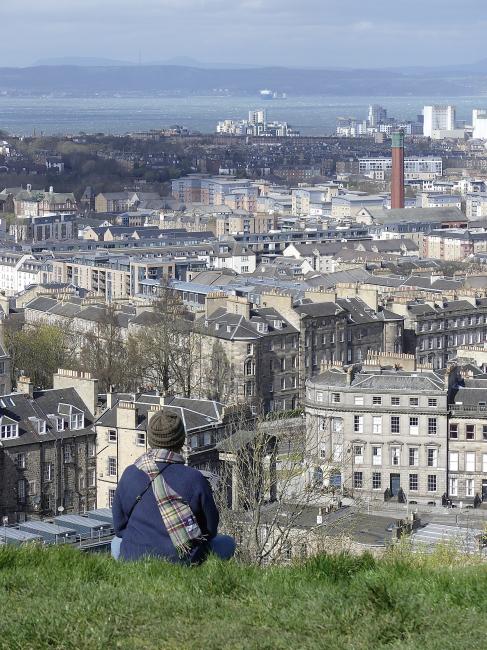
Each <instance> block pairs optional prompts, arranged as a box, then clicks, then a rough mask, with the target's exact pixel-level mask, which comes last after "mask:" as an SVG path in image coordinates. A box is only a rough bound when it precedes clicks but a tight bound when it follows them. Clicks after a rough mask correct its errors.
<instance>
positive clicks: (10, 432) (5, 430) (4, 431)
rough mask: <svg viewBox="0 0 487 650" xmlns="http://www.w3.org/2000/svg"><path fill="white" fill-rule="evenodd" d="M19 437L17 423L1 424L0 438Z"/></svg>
mask: <svg viewBox="0 0 487 650" xmlns="http://www.w3.org/2000/svg"><path fill="white" fill-rule="evenodd" d="M18 437H19V425H18V424H2V426H1V427H0V438H1V439H2V440H8V439H10V438H18Z"/></svg>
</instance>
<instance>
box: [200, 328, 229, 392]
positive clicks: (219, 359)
mask: <svg viewBox="0 0 487 650" xmlns="http://www.w3.org/2000/svg"><path fill="white" fill-rule="evenodd" d="M232 379H233V372H232V367H231V364H230V361H229V360H228V357H227V355H226V353H225V350H224V348H223V345H222V344H221V341H219V340H218V339H215V341H214V343H213V346H212V349H211V357H210V362H209V368H208V380H207V383H206V396H207V397H208V398H209V399H216V400H219V401H221V402H228V400H229V398H230V396H231V395H232V390H233V387H232V383H233V382H232Z"/></svg>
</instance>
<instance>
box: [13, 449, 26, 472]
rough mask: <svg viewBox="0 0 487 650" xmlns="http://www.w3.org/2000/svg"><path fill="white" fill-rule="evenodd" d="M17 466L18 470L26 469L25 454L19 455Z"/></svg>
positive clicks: (16, 460)
mask: <svg viewBox="0 0 487 650" xmlns="http://www.w3.org/2000/svg"><path fill="white" fill-rule="evenodd" d="M15 464H16V466H17V468H18V469H25V454H24V453H21V454H17V455H16V457H15Z"/></svg>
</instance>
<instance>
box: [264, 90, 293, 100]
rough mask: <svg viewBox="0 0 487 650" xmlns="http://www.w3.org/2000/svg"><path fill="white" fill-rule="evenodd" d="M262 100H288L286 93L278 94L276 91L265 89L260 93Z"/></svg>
mask: <svg viewBox="0 0 487 650" xmlns="http://www.w3.org/2000/svg"><path fill="white" fill-rule="evenodd" d="M260 98H261V99H265V100H269V99H287V95H286V93H278V92H276V91H275V90H269V89H268V88H264V89H263V90H261V91H260Z"/></svg>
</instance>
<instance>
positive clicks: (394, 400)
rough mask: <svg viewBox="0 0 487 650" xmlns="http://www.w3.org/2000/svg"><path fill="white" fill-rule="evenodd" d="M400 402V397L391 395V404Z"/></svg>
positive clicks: (394, 404) (395, 404)
mask: <svg viewBox="0 0 487 650" xmlns="http://www.w3.org/2000/svg"><path fill="white" fill-rule="evenodd" d="M400 403H401V398H400V397H391V406H399V404H400Z"/></svg>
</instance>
